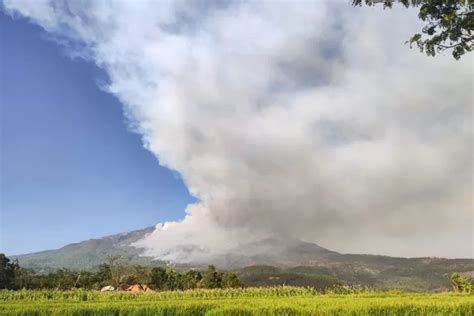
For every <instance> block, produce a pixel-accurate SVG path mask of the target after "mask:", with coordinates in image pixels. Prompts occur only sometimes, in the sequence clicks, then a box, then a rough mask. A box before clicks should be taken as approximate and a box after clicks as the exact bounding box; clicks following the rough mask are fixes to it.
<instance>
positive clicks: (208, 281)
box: [200, 266, 222, 289]
mask: <svg viewBox="0 0 474 316" xmlns="http://www.w3.org/2000/svg"><path fill="white" fill-rule="evenodd" d="M200 284H201V286H202V287H203V288H206V289H218V288H222V273H219V272H217V270H216V267H214V266H208V267H207V271H206V273H205V274H204V276H203V278H202V280H201V282H200Z"/></svg>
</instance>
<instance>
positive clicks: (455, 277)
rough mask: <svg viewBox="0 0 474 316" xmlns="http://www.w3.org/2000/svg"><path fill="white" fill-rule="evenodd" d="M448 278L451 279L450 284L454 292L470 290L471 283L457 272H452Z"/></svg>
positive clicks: (467, 291)
mask: <svg viewBox="0 0 474 316" xmlns="http://www.w3.org/2000/svg"><path fill="white" fill-rule="evenodd" d="M449 279H450V280H451V285H452V286H453V291H454V292H461V293H471V292H472V288H473V285H472V283H471V281H470V280H469V279H468V278H467V277H465V276H463V275H461V274H459V273H453V274H451V276H450V277H449Z"/></svg>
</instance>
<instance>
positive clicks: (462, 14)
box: [352, 0, 474, 59]
mask: <svg viewBox="0 0 474 316" xmlns="http://www.w3.org/2000/svg"><path fill="white" fill-rule="evenodd" d="M394 2H399V3H401V4H402V5H404V6H405V7H407V8H408V7H416V8H419V13H418V17H419V18H420V19H421V20H422V21H423V22H425V26H424V27H423V28H422V29H421V32H419V33H415V34H414V35H413V36H412V37H411V38H410V39H409V40H407V42H406V43H409V44H410V47H412V46H413V45H416V46H417V47H418V48H419V49H420V51H421V52H424V53H426V54H427V55H428V56H435V55H436V53H438V52H442V51H445V50H448V51H451V52H452V55H453V57H454V58H455V59H459V58H461V56H463V55H464V54H465V53H467V52H470V51H472V49H473V41H474V36H473V34H472V33H473V32H474V11H473V9H474V1H472V0H353V1H352V4H353V5H355V6H361V5H362V4H363V3H365V4H366V5H369V6H371V5H374V4H377V3H383V5H384V8H391V7H392V5H393V3H394Z"/></svg>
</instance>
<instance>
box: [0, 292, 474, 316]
mask: <svg viewBox="0 0 474 316" xmlns="http://www.w3.org/2000/svg"><path fill="white" fill-rule="evenodd" d="M473 314H474V296H473V295H461V294H452V293H441V294H414V293H400V292H398V293H397V292H366V293H359V294H320V293H318V292H316V291H314V290H311V289H306V288H293V287H275V288H247V289H226V290H191V291H175V292H155V293H127V292H111V293H100V292H97V291H81V290H75V291H66V292H59V291H57V292H56V291H15V292H13V291H0V315H78V316H79V315H183V316H184V315H186V316H187V315H351V316H356V315H377V316H378V315H382V316H383V315H387V316H388V315H404V316H407V315H463V316H464V315H466V316H467V315H469V316H471V315H473Z"/></svg>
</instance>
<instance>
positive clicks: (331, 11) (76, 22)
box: [4, 0, 473, 262]
mask: <svg viewBox="0 0 474 316" xmlns="http://www.w3.org/2000/svg"><path fill="white" fill-rule="evenodd" d="M4 6H5V8H6V10H7V11H8V12H9V13H10V14H12V15H14V16H25V17H28V18H30V19H31V20H32V21H33V22H34V23H37V24H39V25H41V26H42V27H43V28H45V29H46V30H47V31H48V32H51V33H52V34H55V35H56V36H58V38H60V39H61V42H62V43H65V44H66V45H67V46H68V48H69V50H70V51H72V53H74V54H76V55H79V56H82V57H84V58H87V59H90V60H92V61H94V62H95V63H96V64H97V65H98V66H99V67H101V68H103V69H104V70H105V71H106V72H107V73H108V75H109V76H110V85H109V86H108V87H107V89H108V90H109V91H110V92H111V93H113V94H114V95H116V96H117V97H118V98H119V99H120V100H121V102H122V103H123V104H124V108H125V112H126V115H127V116H128V117H129V118H131V119H132V122H133V128H134V129H136V130H138V131H139V132H140V133H141V134H142V135H143V142H144V144H145V146H146V148H147V149H149V150H150V151H151V152H153V153H154V154H155V155H156V156H157V157H158V158H159V161H160V163H161V164H162V165H164V166H167V167H168V168H171V169H173V170H176V171H178V172H179V173H180V174H181V176H182V177H183V179H184V181H185V183H186V185H187V186H188V188H189V190H190V192H191V193H192V194H193V195H195V196H196V197H198V198H199V200H200V201H199V202H198V203H196V204H193V205H189V206H188V208H187V210H186V216H185V218H184V219H183V220H182V221H180V222H172V223H164V224H163V225H161V224H160V225H158V226H157V229H156V231H155V232H154V233H153V234H152V235H151V236H149V237H148V238H147V239H145V240H142V241H141V242H139V243H138V244H139V245H140V246H144V247H146V249H147V254H151V255H153V256H156V257H158V258H161V259H167V260H172V261H178V262H187V261H191V260H200V259H202V258H206V257H207V256H209V255H212V254H218V253H225V252H226V251H227V250H229V249H232V248H234V247H238V245H239V244H244V243H247V242H252V241H254V240H258V239H260V238H265V237H269V236H270V237H271V236H279V237H289V238H290V237H291V238H301V239H304V240H308V241H314V242H317V243H319V244H321V245H323V246H326V247H328V248H331V249H334V250H338V251H343V252H363V253H382V254H389V255H405V256H423V255H437V256H462V257H471V256H472V233H473V213H472V212H473V201H472V197H473V183H472V180H473V178H472V174H473V156H472V149H473V148H472V141H473V133H472V123H473V117H472V97H473V95H472V56H466V57H464V58H463V59H462V60H461V61H455V60H453V58H452V57H451V56H449V54H445V55H442V56H438V57H436V58H429V57H426V56H424V55H422V54H420V53H419V52H418V51H416V50H414V49H413V50H410V49H409V48H408V47H407V46H406V45H403V43H404V41H405V40H406V39H408V38H409V37H410V35H412V34H413V33H414V32H417V31H418V30H419V29H420V24H419V21H418V19H417V17H416V12H415V11H413V10H406V9H400V8H398V9H397V8H395V9H393V10H385V11H383V10H382V9H381V8H353V7H351V5H350V4H349V1H340V2H336V1H314V2H297V3H296V2H273V1H269V2H264V1H262V2H259V1H251V2H237V3H234V2H230V3H225V4H224V3H223V2H220V1H216V2H214V1H210V2H201V1H195V2H194V1H171V2H161V1H160V2H155V1H123V0H122V1H107V2H106V1H92V0H91V1H48V0H41V1H40V0H29V1H28V0H26V1H19V0H15V1H10V0H6V1H4Z"/></svg>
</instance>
